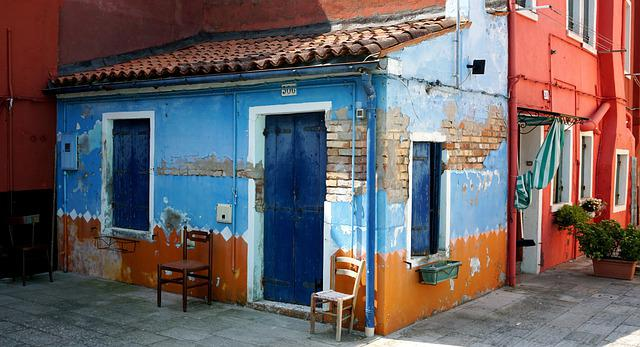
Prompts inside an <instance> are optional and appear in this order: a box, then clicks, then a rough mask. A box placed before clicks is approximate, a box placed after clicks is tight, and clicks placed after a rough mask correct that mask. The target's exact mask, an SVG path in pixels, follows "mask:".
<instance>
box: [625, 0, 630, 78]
mask: <svg viewBox="0 0 640 347" xmlns="http://www.w3.org/2000/svg"><path fill="white" fill-rule="evenodd" d="M625 3H626V6H625V9H624V12H625V20H624V48H625V52H624V73H625V74H627V77H629V78H630V77H631V75H630V74H631V0H626V2H625Z"/></svg>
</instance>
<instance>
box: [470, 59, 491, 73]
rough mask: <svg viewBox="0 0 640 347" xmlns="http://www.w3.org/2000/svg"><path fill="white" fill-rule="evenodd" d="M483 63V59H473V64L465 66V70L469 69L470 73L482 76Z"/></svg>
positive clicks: (484, 61)
mask: <svg viewBox="0 0 640 347" xmlns="http://www.w3.org/2000/svg"><path fill="white" fill-rule="evenodd" d="M485 63H486V60H484V59H474V60H473V64H467V68H469V69H471V73H472V74H474V75H484V66H485Z"/></svg>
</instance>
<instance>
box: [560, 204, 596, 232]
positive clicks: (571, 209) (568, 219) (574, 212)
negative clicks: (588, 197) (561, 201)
mask: <svg viewBox="0 0 640 347" xmlns="http://www.w3.org/2000/svg"><path fill="white" fill-rule="evenodd" d="M590 219H591V217H590V216H589V214H588V213H587V212H586V211H585V210H584V209H583V208H582V207H581V206H578V205H564V206H562V207H560V209H559V210H557V211H556V212H555V213H554V223H555V224H556V225H557V226H559V227H560V229H562V230H570V229H572V228H574V227H576V226H578V225H581V224H584V223H586V222H588V221H589V220H590Z"/></svg>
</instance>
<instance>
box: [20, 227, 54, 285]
mask: <svg viewBox="0 0 640 347" xmlns="http://www.w3.org/2000/svg"><path fill="white" fill-rule="evenodd" d="M38 223H40V215H39V214H33V215H28V216H11V217H9V239H10V241H11V248H12V250H13V255H14V265H15V267H14V274H13V278H14V279H15V277H16V274H17V273H18V264H21V268H22V271H21V272H22V285H23V286H25V285H26V284H27V282H26V275H27V261H28V260H31V259H42V260H46V262H47V268H48V269H49V282H53V269H52V265H51V264H52V261H51V260H52V259H51V254H50V252H49V248H50V247H51V244H50V243H49V244H46V243H43V242H42V240H39V239H38V237H37V236H36V224H38ZM29 226H31V227H30V228H29ZM26 229H30V230H31V235H30V237H28V236H29V235H25V234H26V233H25V232H24V231H25V230H26ZM49 242H52V241H49ZM18 259H21V261H18Z"/></svg>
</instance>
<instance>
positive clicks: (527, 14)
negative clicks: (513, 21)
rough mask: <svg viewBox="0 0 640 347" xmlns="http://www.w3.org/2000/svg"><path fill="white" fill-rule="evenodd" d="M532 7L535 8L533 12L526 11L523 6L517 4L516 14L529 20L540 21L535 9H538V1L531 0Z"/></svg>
mask: <svg viewBox="0 0 640 347" xmlns="http://www.w3.org/2000/svg"><path fill="white" fill-rule="evenodd" d="M531 7H533V9H532V10H524V9H523V7H522V6H520V5H518V4H517V3H516V13H517V14H519V15H521V16H524V17H526V18H529V19H531V20H533V21H536V22H537V21H538V11H536V9H535V7H536V0H531Z"/></svg>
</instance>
